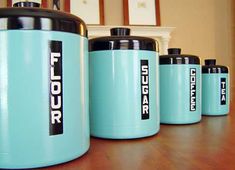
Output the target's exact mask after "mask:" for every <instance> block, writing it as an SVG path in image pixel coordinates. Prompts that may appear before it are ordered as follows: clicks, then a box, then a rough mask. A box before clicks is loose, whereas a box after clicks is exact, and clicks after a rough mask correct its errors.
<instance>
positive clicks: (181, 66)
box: [160, 48, 201, 124]
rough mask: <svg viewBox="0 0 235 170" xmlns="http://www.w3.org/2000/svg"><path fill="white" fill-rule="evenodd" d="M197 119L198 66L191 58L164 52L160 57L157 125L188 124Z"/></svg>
mask: <svg viewBox="0 0 235 170" xmlns="http://www.w3.org/2000/svg"><path fill="white" fill-rule="evenodd" d="M200 120H201V66H200V59H199V57H197V56H195V55H188V54H181V49H178V48H171V49H168V55H162V56H160V122H161V123H166V124H190V123H196V122H199V121H200Z"/></svg>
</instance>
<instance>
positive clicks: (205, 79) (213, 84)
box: [202, 73, 230, 116]
mask: <svg viewBox="0 0 235 170" xmlns="http://www.w3.org/2000/svg"><path fill="white" fill-rule="evenodd" d="M221 78H225V79H226V104H225V105H221V86H220V85H221V84H220V83H221ZM229 102H230V96H229V76H228V73H213V74H208V73H203V74H202V114H203V115H211V116H219V115H226V114H228V112H229Z"/></svg>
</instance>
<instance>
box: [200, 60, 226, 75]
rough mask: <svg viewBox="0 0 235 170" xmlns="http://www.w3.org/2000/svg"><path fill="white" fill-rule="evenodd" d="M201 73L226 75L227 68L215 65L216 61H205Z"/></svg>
mask: <svg viewBox="0 0 235 170" xmlns="http://www.w3.org/2000/svg"><path fill="white" fill-rule="evenodd" d="M202 73H228V67H226V66H221V65H216V59H206V60H205V65H204V66H202Z"/></svg>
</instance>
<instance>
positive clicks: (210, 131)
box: [45, 102, 235, 170]
mask: <svg viewBox="0 0 235 170" xmlns="http://www.w3.org/2000/svg"><path fill="white" fill-rule="evenodd" d="M234 104H235V102H234ZM45 169H48V170H57V169H60V170H72V169H79V170H87V169H88V170H89V169H91V170H99V169H102V170H106V169H107V170H116V169H117V170H119V169H120V170H122V169H124V170H125V169H127V170H149V169H150V170H151V169H154V170H156V169H163V170H169V169H176V170H191V169H195V170H198V169H203V170H210V169H218V170H232V169H235V105H234V107H232V108H231V112H230V114H229V116H221V117H205V116H203V119H202V121H201V123H198V124H193V125H176V126H175V125H174V126H173V125H161V130H160V133H159V134H158V135H155V136H153V137H149V138H144V139H136V140H104V139H97V138H91V147H90V150H89V151H88V153H86V154H85V155H84V156H82V157H81V158H78V159H76V160H74V161H71V162H68V163H65V164H61V165H57V166H52V167H48V168H45Z"/></svg>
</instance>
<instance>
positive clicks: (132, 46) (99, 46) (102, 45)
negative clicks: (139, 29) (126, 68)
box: [89, 36, 159, 52]
mask: <svg viewBox="0 0 235 170" xmlns="http://www.w3.org/2000/svg"><path fill="white" fill-rule="evenodd" d="M103 50H146V51H157V52H158V51H159V48H158V43H157V41H155V40H154V39H152V38H148V37H140V36H106V37H99V38H93V39H91V40H89V51H90V52H91V51H103Z"/></svg>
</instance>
